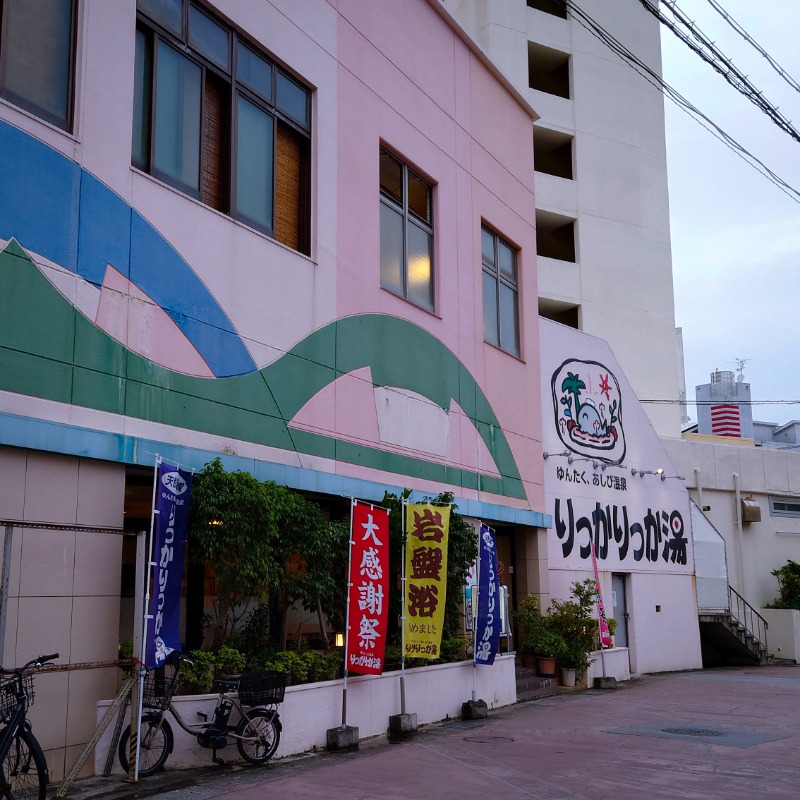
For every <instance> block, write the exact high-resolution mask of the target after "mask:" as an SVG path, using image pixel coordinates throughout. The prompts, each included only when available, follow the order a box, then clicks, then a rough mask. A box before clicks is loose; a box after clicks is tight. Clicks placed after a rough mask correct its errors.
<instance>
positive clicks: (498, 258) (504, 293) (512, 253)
mask: <svg viewBox="0 0 800 800" xmlns="http://www.w3.org/2000/svg"><path fill="white" fill-rule="evenodd" d="M481 255H482V261H483V338H484V340H485V341H487V342H488V343H489V344H493V345H495V346H496V347H499V348H501V349H502V350H505V351H506V352H507V353H511V355H514V356H519V301H518V287H517V251H516V250H515V249H514V248H513V247H512V246H511V245H510V244H508V242H505V241H504V240H503V239H501V238H500V237H499V236H498V235H497V234H496V233H494V232H493V231H491V230H489V229H488V228H486V227H482V228H481Z"/></svg>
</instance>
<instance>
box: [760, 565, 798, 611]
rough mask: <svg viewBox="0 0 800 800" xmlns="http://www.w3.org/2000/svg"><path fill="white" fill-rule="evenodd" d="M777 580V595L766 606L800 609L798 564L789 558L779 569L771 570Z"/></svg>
mask: <svg viewBox="0 0 800 800" xmlns="http://www.w3.org/2000/svg"><path fill="white" fill-rule="evenodd" d="M772 575H774V576H775V577H776V578H777V580H778V597H776V598H775V602H774V603H772V604H770V605H769V606H768V608H794V609H797V610H798V611H800V564H798V563H797V562H796V561H792V559H789V560H788V561H787V562H786V563H785V564H784V565H783V566H782V567H780V568H779V569H774V570H772Z"/></svg>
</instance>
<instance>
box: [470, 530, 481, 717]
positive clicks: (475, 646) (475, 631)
mask: <svg viewBox="0 0 800 800" xmlns="http://www.w3.org/2000/svg"><path fill="white" fill-rule="evenodd" d="M482 530H483V520H480V519H479V520H478V555H477V559H476V562H475V590H474V594H475V596H474V597H473V596H472V593H470V609H469V613H470V614H471V616H472V702H473V703H474V702H475V700H476V699H477V694H476V692H475V673H476V672H477V671H478V615H477V614H473V613H472V612H473V609H474V610H475V611H477V603H478V590H479V587H480V585H481V531H482Z"/></svg>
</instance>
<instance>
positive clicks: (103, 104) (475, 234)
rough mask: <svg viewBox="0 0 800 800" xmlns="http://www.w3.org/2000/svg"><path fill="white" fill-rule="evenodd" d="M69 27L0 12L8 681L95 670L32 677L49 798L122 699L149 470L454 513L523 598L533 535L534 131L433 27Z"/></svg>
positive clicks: (0, 437)
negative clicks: (28, 663)
mask: <svg viewBox="0 0 800 800" xmlns="http://www.w3.org/2000/svg"><path fill="white" fill-rule="evenodd" d="M63 5H64V9H68V11H63V10H62V12H60V13H61V16H56V17H54V18H53V19H51V20H47V29H48V31H49V34H48V35H49V36H50V37H51V39H50V40H48V42H47V43H46V47H44V51H43V52H46V53H47V54H50V55H48V56H47V57H45V56H43V55H42V54H41V53H39V51H37V49H36V48H37V46H39V44H40V43H39V44H37V42H38V40H37V37H36V36H32V37H31V36H28V38H26V35H27V34H29V33H30V31H31V30H33V28H34V27H35V26H34V20H33V19H32V18H29V17H30V14H29V12H28V11H26V9H25V4H24V3H20V4H16V3H10V4H9V6H10V7H12V8H15V13H14V14H8V15H6V17H4V19H3V25H6V26H8V30H6V31H3V33H4V35H6V36H8V37H10V38H9V41H11V40H14V41H21V42H25V43H26V44H25V46H24V47H22V46H20V47H18V48H15V47H8V48H6V50H5V51H4V52H3V53H2V54H0V59H3V64H2V65H0V67H2V68H1V69H0V75H3V76H4V77H3V82H2V85H0V163H2V169H0V307H1V309H2V313H0V365H2V366H1V367H0V520H2V521H3V523H4V525H5V530H6V545H7V546H6V549H5V551H4V552H5V557H4V561H3V570H4V575H5V576H6V577H7V587H8V588H7V592H6V596H5V597H4V598H3V616H2V625H3V631H2V637H0V642H2V648H3V652H2V662H3V663H4V664H12V663H17V662H22V661H24V660H27V659H28V658H30V657H32V656H33V655H35V654H37V653H39V652H45V651H55V650H58V651H59V652H60V653H61V659H60V661H61V663H63V664H73V665H74V664H77V663H84V664H85V663H89V664H93V665H95V666H94V667H93V668H91V669H88V670H65V671H63V672H60V673H58V674H54V675H50V676H47V677H46V678H44V679H42V680H41V682H40V692H41V694H40V698H41V699H42V702H41V703H40V704H39V706H38V707H39V708H40V709H45V711H46V713H42V714H41V716H39V717H37V716H36V714H37V707H34V709H33V710H32V713H33V715H34V725H35V726H36V727H37V733H39V732H41V733H42V739H43V743H44V745H45V747H46V749H47V751H48V758H49V761H50V765H51V768H52V770H53V774H54V776H55V777H58V776H59V775H60V774H61V773H62V772H63V770H64V769H65V767H68V766H69V764H70V763H71V761H72V759H73V758H74V756H75V755H76V754H77V752H79V751H80V749H81V747H82V745H83V743H85V742H86V741H87V740H88V739H89V737H90V736H91V732H92V730H93V726H94V704H95V701H96V700H97V699H99V698H102V697H108V696H110V694H112V693H113V689H114V684H115V680H116V669H115V668H113V667H103V666H102V664H103V662H108V661H111V660H113V659H114V658H115V657H116V651H117V644H118V640H119V637H120V635H123V636H124V635H125V633H126V631H128V630H129V629H130V625H131V624H132V623H131V622H130V621H129V620H128V619H127V616H129V607H130V600H129V598H127V597H126V594H127V590H126V575H128V574H129V566H130V551H131V540H130V538H129V537H126V536H124V535H123V531H125V532H128V533H133V532H134V531H136V530H138V529H140V528H142V527H143V526H145V525H146V516H147V511H146V503H147V500H148V499H149V498H148V494H149V490H148V488H147V487H148V483H149V481H150V480H151V476H152V465H153V462H154V458H155V454H156V453H158V454H160V455H161V456H162V457H164V458H165V459H167V460H170V461H173V462H179V463H181V464H183V465H186V466H189V467H192V468H195V469H200V468H202V466H203V464H205V463H206V462H207V461H209V460H211V459H212V458H214V457H216V456H219V457H221V458H222V460H223V462H224V464H225V466H226V467H227V468H228V469H243V470H247V471H249V472H251V473H253V474H254V475H255V476H256V477H258V478H259V479H262V480H263V479H271V480H275V481H277V482H279V483H281V484H286V485H289V486H291V487H293V488H296V489H299V490H301V491H306V492H311V493H313V494H314V495H315V496H316V497H318V498H322V499H323V502H325V498H328V499H329V501H330V503H331V504H332V505H335V504H336V503H339V504H341V503H342V502H343V501H342V498H349V497H352V496H355V497H359V498H362V499H367V500H380V499H381V498H382V496H383V494H384V491H386V490H390V491H399V490H401V489H402V488H409V489H412V490H413V491H414V492H415V493H416V494H418V495H419V496H423V495H431V494H436V493H438V492H441V491H450V492H453V493H454V495H455V497H456V502H457V503H458V505H459V510H460V512H461V513H462V514H466V515H469V516H472V517H475V518H480V519H482V520H484V521H485V522H487V523H489V524H491V525H494V526H495V527H496V529H497V531H498V534H499V535H500V537H501V540H502V542H503V544H502V549H501V554H505V555H504V558H505V559H506V566H507V567H508V569H507V570H506V572H505V576H506V578H505V579H506V581H507V582H508V585H509V588H510V589H511V590H512V593H516V594H517V595H518V594H521V593H524V592H527V591H542V582H543V581H544V580H546V579H545V577H544V576H545V574H546V566H547V562H546V557H547V554H546V534H545V529H546V528H547V527H548V525H549V523H550V518H549V516H548V515H547V514H546V513H545V494H544V485H543V470H542V463H543V462H542V457H541V454H542V435H541V417H542V414H541V395H540V390H539V358H540V356H539V341H538V319H537V317H536V315H535V309H536V307H537V303H536V298H537V287H536V268H535V231H534V228H533V223H532V219H533V215H532V213H531V210H532V209H533V207H534V202H533V201H534V195H533V154H532V147H531V121H532V119H533V118H534V116H535V115H534V113H533V111H532V109H531V108H530V107H529V106H528V105H527V104H526V102H525V101H524V99H522V98H521V97H520V96H519V95H518V94H517V93H516V92H515V91H514V90H513V89H512V88H511V87H510V85H509V84H508V83H507V82H506V81H505V80H504V79H503V78H502V76H501V75H500V74H499V73H498V72H497V70H496V69H495V68H494V67H493V66H492V65H491V63H490V62H488V60H487V59H486V58H485V56H484V55H483V54H482V52H481V51H480V49H479V48H477V47H476V46H475V45H474V43H473V42H472V40H471V39H470V37H469V35H468V34H466V33H465V32H464V31H463V30H462V29H461V28H460V26H459V25H458V23H457V22H455V21H454V19H453V18H451V17H450V15H449V14H448V12H447V11H446V9H445V7H444V6H442V4H440V3H438V2H433V0H431V1H430V2H427V1H426V0H415V2H411V3H403V4H376V3H371V2H368V0H342V1H341V2H325V1H324V0H313V1H312V0H309V2H306V3H303V4H297V3H293V2H289V1H288V0H286V1H285V2H284V1H282V0H270V2H263V3H260V4H258V6H257V8H256V6H255V5H251V4H245V3H241V2H238V1H237V0H217V2H213V3H210V2H209V3H205V2H204V3H193V2H190V0H170V2H155V0H139V3H138V5H137V3H136V2H135V0H119V2H114V3H82V2H73V3H65V4H63ZM17 6H18V7H17ZM38 22H41V20H39V21H38ZM53 42H57V43H58V44H59V46H58V47H55V46H54V44H53ZM32 64H35V65H36V66H35V68H34V67H32V66H31V65H32ZM132 134H133V135H132ZM43 524H46V525H47V526H48V527H47V528H43V527H41V526H42V525H43ZM37 525H38V526H39V527H37ZM121 595H122V596H121ZM126 615H127V616H126ZM46 717H48V718H50V719H53V718H55V719H58V720H60V722H59V723H58V724H56V725H49V726H47V725H45V718H46Z"/></svg>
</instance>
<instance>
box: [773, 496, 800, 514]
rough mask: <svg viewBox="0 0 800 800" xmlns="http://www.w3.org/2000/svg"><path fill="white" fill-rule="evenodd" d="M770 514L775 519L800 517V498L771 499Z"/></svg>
mask: <svg viewBox="0 0 800 800" xmlns="http://www.w3.org/2000/svg"><path fill="white" fill-rule="evenodd" d="M769 513H770V514H771V515H772V516H773V517H800V498H796V497H770V498H769Z"/></svg>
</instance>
